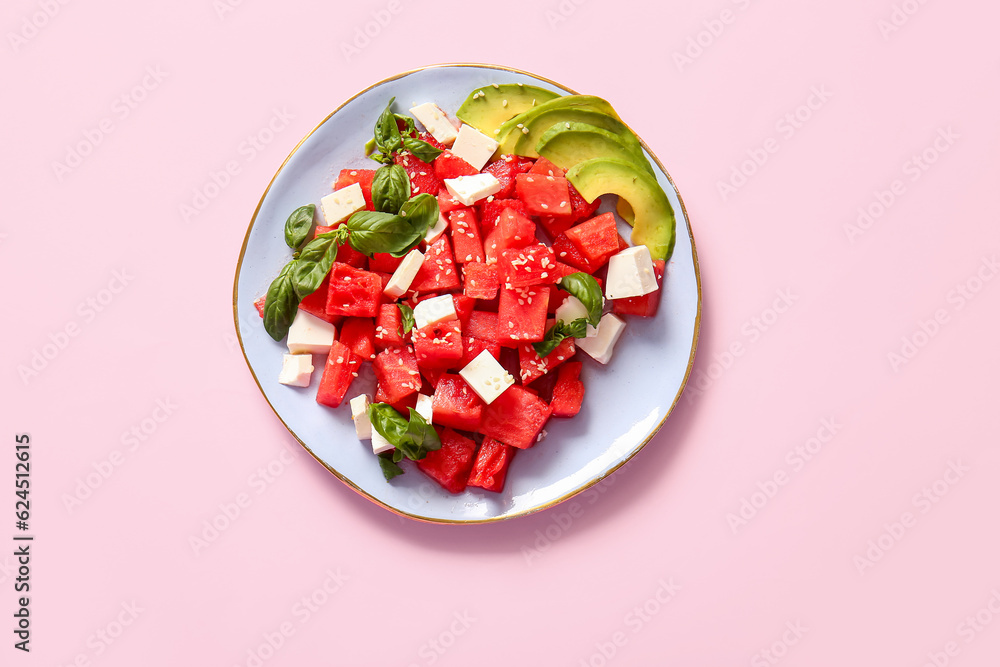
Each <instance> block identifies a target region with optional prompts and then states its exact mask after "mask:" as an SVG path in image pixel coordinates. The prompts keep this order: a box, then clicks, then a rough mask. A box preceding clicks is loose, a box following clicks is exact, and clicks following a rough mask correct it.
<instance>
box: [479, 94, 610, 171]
mask: <svg viewBox="0 0 1000 667" xmlns="http://www.w3.org/2000/svg"><path fill="white" fill-rule="evenodd" d="M559 110H563V111H571V110H572V111H588V112H591V113H597V114H600V115H603V116H606V117H608V118H609V119H610V120H611V122H618V124H619V125H620V126H621V127H624V125H622V123H621V121H620V120H618V114H616V113H615V110H614V108H613V107H612V106H611V105H610V104H608V103H607V102H606V101H605V100H603V99H601V98H600V97H594V96H593V95H564V96H562V97H557V98H556V99H554V100H549V101H548V102H544V103H542V104H538V105H536V106H534V107H532V108H531V109H528V110H527V111H524V112H522V113H519V114H518V115H516V116H514V117H513V118H511V119H510V120H508V121H506V122H505V123H504V124H503V125H501V126H500V127H499V129H498V131H497V133H496V135H495V138H496V140H497V141H499V142H500V154H501V155H503V154H505V153H517V155H524V156H525V157H538V154H537V152H535V143H537V139H536V138H537V137H540V136H542V134H543V133H544V132H545V130H546V129H548V128H549V127H550V126H551V125H552V124H553V123H554V122H556V120H557V116H553V115H550V114H552V113H554V112H556V111H559ZM539 118H542V119H543V120H542V122H543V123H545V122H546V121H545V120H544V119H548V122H547V124H545V126H544V128H542V127H538V128H536V129H535V130H534V132H535V133H534V134H533V135H532V134H530V133H531V131H532V127H534V123H535V122H536V121H537V120H538V119H539ZM567 120H573V121H576V120H579V121H580V122H589V121H587V120H585V118H569V119H567ZM591 124H592V125H597V126H598V127H603V128H604V129H613V128H610V127H605V126H604V125H602V124H601V121H595V122H593V123H591ZM525 130H528V131H527V132H525ZM529 137H530V138H529ZM522 140H523V141H522ZM518 145H523V147H524V150H525V151H527V152H525V153H521V152H517V151H516V150H515V147H516V146H518ZM529 153H530V154H529Z"/></svg>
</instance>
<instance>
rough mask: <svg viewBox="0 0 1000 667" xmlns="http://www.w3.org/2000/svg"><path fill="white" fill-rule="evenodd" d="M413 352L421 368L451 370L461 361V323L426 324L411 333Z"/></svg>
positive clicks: (453, 321) (451, 321) (457, 321)
mask: <svg viewBox="0 0 1000 667" xmlns="http://www.w3.org/2000/svg"><path fill="white" fill-rule="evenodd" d="M413 352H414V354H415V355H416V357H417V365H418V366H420V367H421V368H452V367H454V366H458V364H459V362H460V361H461V360H462V323H461V322H460V321H459V320H449V321H447V322H437V323H435V324H428V325H427V326H425V327H421V328H420V329H417V330H416V331H414V332H413Z"/></svg>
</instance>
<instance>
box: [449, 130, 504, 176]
mask: <svg viewBox="0 0 1000 667" xmlns="http://www.w3.org/2000/svg"><path fill="white" fill-rule="evenodd" d="M499 145H500V144H499V143H498V142H497V141H496V140H495V139H493V137H487V136H486V135H485V134H483V133H482V132H480V131H479V130H477V129H476V128H474V127H472V126H471V125H462V129H460V130H459V131H458V137H457V138H456V139H455V145H454V146H452V147H451V152H452V153H453V154H454V155H455V156H456V157H460V158H462V159H463V160H465V161H466V162H468V163H469V164H471V165H472V167H473V168H474V169H475V170H476V171H479V170H480V169H482V168H483V167H485V166H486V163H487V162H489V161H490V158H491V157H493V153H495V152H496V150H497V147H498V146H499Z"/></svg>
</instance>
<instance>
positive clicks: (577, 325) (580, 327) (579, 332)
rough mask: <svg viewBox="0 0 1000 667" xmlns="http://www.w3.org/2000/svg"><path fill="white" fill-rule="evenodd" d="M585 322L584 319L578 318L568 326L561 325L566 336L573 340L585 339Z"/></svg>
mask: <svg viewBox="0 0 1000 667" xmlns="http://www.w3.org/2000/svg"><path fill="white" fill-rule="evenodd" d="M588 324H589V322H587V318H586V317H578V318H577V319H575V320H573V321H572V322H570V323H569V324H564V325H563V330H564V331H565V332H566V335H567V336H572V337H573V338H586V337H587V325H588Z"/></svg>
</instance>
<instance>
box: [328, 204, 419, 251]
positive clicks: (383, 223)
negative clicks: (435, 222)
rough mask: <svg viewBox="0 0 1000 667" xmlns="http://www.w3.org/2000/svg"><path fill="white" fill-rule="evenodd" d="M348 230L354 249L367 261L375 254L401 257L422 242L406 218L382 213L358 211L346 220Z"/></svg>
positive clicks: (349, 239)
mask: <svg viewBox="0 0 1000 667" xmlns="http://www.w3.org/2000/svg"><path fill="white" fill-rule="evenodd" d="M347 228H348V229H349V230H350V232H351V235H350V237H348V242H349V243H350V244H351V247H352V248H354V249H355V250H357V251H358V252H360V253H363V254H365V255H367V256H368V257H371V256H372V254H374V253H376V252H388V253H392V254H393V255H395V256H396V257H399V256H401V255H404V254H406V253H407V252H409V251H410V249H411V248H413V247H414V246H416V245H417V244H418V243H420V240H421V239H422V238H423V235H422V234H421V235H418V234H417V233H416V232H415V231H414V228H413V225H411V224H410V223H409V222H408V221H407V220H406V219H405V218H403V217H401V216H399V215H393V214H391V213H382V212H380V211H358V212H357V213H355V214H353V215H352V216H351V217H350V218H348V219H347ZM424 233H425V234H426V231H425V232H424Z"/></svg>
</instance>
